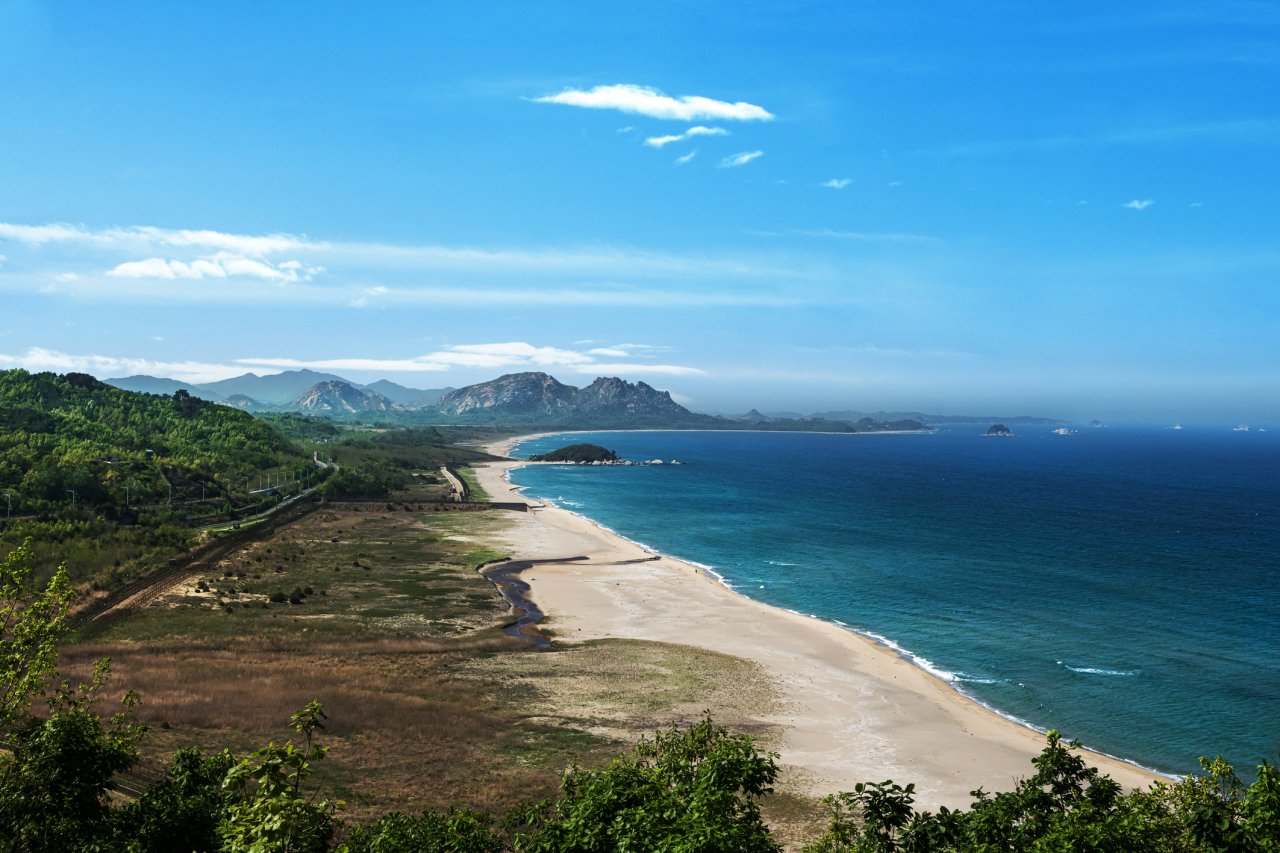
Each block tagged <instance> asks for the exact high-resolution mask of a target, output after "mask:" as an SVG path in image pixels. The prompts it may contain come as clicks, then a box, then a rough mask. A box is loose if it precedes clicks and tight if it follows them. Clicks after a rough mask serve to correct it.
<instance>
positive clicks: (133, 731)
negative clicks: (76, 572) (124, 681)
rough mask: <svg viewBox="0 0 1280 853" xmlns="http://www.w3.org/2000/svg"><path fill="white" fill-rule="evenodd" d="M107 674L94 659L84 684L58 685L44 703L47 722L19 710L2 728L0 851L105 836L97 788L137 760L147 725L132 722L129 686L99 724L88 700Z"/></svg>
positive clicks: (39, 852)
mask: <svg viewBox="0 0 1280 853" xmlns="http://www.w3.org/2000/svg"><path fill="white" fill-rule="evenodd" d="M108 674H109V670H108V661H106V660H103V661H100V662H99V663H98V665H97V666H96V667H95V668H94V678H93V682H92V683H91V684H88V685H83V686H81V687H80V688H78V689H75V690H73V689H72V688H71V687H70V685H68V684H67V683H66V682H63V683H62V685H61V687H60V688H59V689H58V690H57V692H56V694H55V695H54V697H53V698H51V699H50V700H49V702H48V704H49V711H50V713H49V718H48V719H47V720H45V719H40V718H38V717H35V716H31V715H26V716H25V717H24V718H23V719H22V721H21V722H20V724H18V725H17V726H15V727H13V728H11V729H9V730H8V731H7V733H6V734H7V738H8V744H9V748H10V750H11V753H10V754H9V755H8V756H5V757H4V758H3V759H0V850H4V851H11V850H12V851H19V850H20V851H30V853H46V851H47V853H55V851H57V852H58V853H61V851H67V850H81V849H95V848H96V844H94V843H93V842H95V840H98V839H103V838H105V837H107V836H109V835H110V818H111V810H110V807H109V806H108V804H107V801H106V798H105V796H104V794H105V792H106V789H107V786H108V784H109V783H110V781H111V777H112V776H113V775H115V774H116V773H119V772H121V771H123V770H127V769H129V768H130V767H132V766H133V764H134V762H136V761H137V745H138V741H139V740H141V738H142V735H143V734H144V733H145V732H146V728H145V727H144V726H139V725H137V724H136V723H135V722H134V719H133V709H134V706H135V704H136V703H137V699H138V697H137V694H136V693H132V692H130V693H127V694H125V697H124V699H123V700H121V704H122V705H123V706H124V710H123V711H122V712H120V713H118V714H116V715H115V716H114V717H113V718H112V720H111V726H110V728H104V727H103V725H102V720H101V718H100V717H99V716H98V714H97V713H96V712H95V710H94V706H95V705H96V704H98V702H100V701H101V697H99V696H97V695H96V694H97V691H98V689H99V688H101V686H102V685H103V684H104V683H105V682H106V679H107V677H108ZM100 849H106V848H100Z"/></svg>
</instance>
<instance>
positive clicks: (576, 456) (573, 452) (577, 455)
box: [529, 444, 621, 465]
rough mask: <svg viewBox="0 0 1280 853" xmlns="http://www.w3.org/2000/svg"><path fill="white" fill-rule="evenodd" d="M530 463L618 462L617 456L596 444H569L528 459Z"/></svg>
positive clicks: (589, 463)
mask: <svg viewBox="0 0 1280 853" xmlns="http://www.w3.org/2000/svg"><path fill="white" fill-rule="evenodd" d="M529 461H530V462H572V463H575V464H578V465H591V464H593V463H597V462H599V463H610V462H619V461H621V460H619V459H618V454H616V453H614V452H613V451H612V450H605V449H604V448H603V447H601V446H600V445H598V444H571V445H569V446H568V447H562V448H560V449H559V450H553V451H551V452H550V453H540V454H537V455H534V456H530V457H529Z"/></svg>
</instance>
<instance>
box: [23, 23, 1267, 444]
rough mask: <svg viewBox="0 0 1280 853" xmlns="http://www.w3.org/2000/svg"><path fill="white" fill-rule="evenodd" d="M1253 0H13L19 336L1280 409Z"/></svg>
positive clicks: (652, 378)
mask: <svg viewBox="0 0 1280 853" xmlns="http://www.w3.org/2000/svg"><path fill="white" fill-rule="evenodd" d="M1278 41H1280V13H1277V12H1276V10H1275V9H1273V8H1272V7H1269V6H1265V5H1263V6H1258V5H1256V4H1231V3H1228V4H1221V3H1218V4H1214V3H1207V2H1204V3H1184V4H1180V5H1177V6H1176V7H1170V6H1168V4H1159V3H1151V2H1147V3H1138V4H1127V5H1126V6H1124V7H1115V6H1113V5H1106V4H1099V3H1085V4H1076V5H1074V6H1072V7H1071V8H1070V9H1055V8H1042V7H1035V6H1032V7H1025V8H1018V7H1009V6H1007V5H1005V4H989V3H988V4H977V5H973V4H971V5H967V6H965V7H963V8H956V7H953V6H948V5H945V4H935V3H922V4H914V5H911V6H909V7H905V6H902V5H901V4H890V3H867V4H859V5H858V6H856V7H851V6H848V5H847V4H839V3H811V4H800V5H797V4H791V3H787V4H783V3H761V4H753V5H750V6H742V5H739V4H735V5H728V4H703V5H698V6H672V5H669V4H658V3H641V4H635V5H633V6H630V7H628V8H627V9H626V10H625V11H620V10H617V9H607V8H601V7H597V6H589V5H587V4H563V5H560V6H555V7H546V8H540V7H490V6H485V5H481V6H470V7H465V8H464V7H454V8H431V9H425V8H417V7H405V8H378V9H366V8H359V9H357V8H353V7H351V6H349V5H342V6H339V5H337V4H328V3H321V4H306V5H303V4H294V3H283V4H273V5H272V6H271V7H269V8H261V7H256V6H255V7H249V6H238V5H218V6H217V7H201V8H183V7H171V6H163V5H162V6H148V7H135V8H133V9H117V8H107V7H101V6H95V5H93V4H72V5H62V6H52V5H48V4H42V3H39V2H31V3H16V4H6V5H3V6H0V81H3V82H2V85H0V106H2V107H3V109H4V113H5V115H6V120H7V121H6V133H5V134H3V135H0V162H3V163H4V164H5V166H4V167H3V168H0V299H3V307H4V310H3V311H2V312H0V369H3V368H12V367H24V368H26V369H30V370H56V371H59V372H65V371H68V370H78V371H84V372H87V373H91V374H93V375H95V376H98V377H99V378H107V377H117V376H127V375H131V374H150V375H153V376H160V377H171V378H175V379H179V380H182V381H191V382H207V381H213V380H218V379H224V378H227V377H231V376H235V375H239V374H242V373H245V372H256V373H263V372H275V371H280V370H287V369H295V368H300V367H308V368H311V369H314V370H317V371H321V372H329V373H335V374H338V375H341V376H344V377H346V378H348V379H351V380H353V381H356V382H360V383H364V384H367V383H370V382H372V381H375V380H377V379H383V378H385V379H389V380H391V381H393V382H397V383H399V384H403V385H407V386H410V387H415V388H440V387H445V386H454V387H461V386H465V385H468V384H473V383H475V382H480V381H485V380H488V379H492V378H495V377H496V376H498V375H500V374H502V373H510V372H518V371H521V370H545V371H546V372H548V373H551V374H552V375H554V376H556V377H557V378H558V379H560V380H561V381H563V382H567V383H570V384H575V385H585V384H587V383H589V382H590V381H591V380H592V379H594V378H595V377H596V376H600V375H605V376H612V375H617V376H621V377H623V378H626V379H628V380H631V381H636V380H643V381H645V382H648V383H649V384H651V385H653V386H655V387H657V388H661V389H664V390H669V391H671V392H672V394H673V396H674V397H675V399H677V400H678V401H679V402H681V403H682V404H684V405H686V406H688V407H689V408H691V409H693V410H695V411H719V412H745V411H747V410H748V409H751V408H757V409H759V410H761V411H779V410H791V411H797V412H801V413H810V412H819V411H828V410H839V409H857V410H862V411H913V410H914V411H923V412H929V413H936V414H953V413H954V414H988V413H994V414H1009V415H1016V414H1031V415H1036V416H1043V417H1054V418H1062V419H1064V420H1073V421H1078V420H1086V421H1087V420H1089V419H1092V418H1098V419H1100V420H1104V421H1113V422H1143V423H1164V422H1168V423H1173V422H1174V421H1182V422H1183V423H1186V424H1191V423H1235V422H1244V423H1260V424H1268V423H1277V422H1280V348H1278V347H1276V345H1275V339H1276V317H1278V316H1280V310H1278V309H1280V305H1278V304H1277V303H1278V302H1280V288H1277V286H1276V285H1277V277H1278V273H1280V251H1278V250H1277V243H1276V235H1275V227H1274V218H1275V217H1274V199H1275V190H1276V172H1277V168H1276V165H1275V157H1274V151H1275V147H1276V143H1277V141H1280V115H1277V112H1278V111H1280V107H1278V106H1277V104H1280V98H1277V97H1276V93H1275V89H1276V88H1277V75H1276V71H1275V68H1276V60H1275V57H1276V56H1278V55H1280V50H1277V48H1278V47H1280V45H1277V42H1278Z"/></svg>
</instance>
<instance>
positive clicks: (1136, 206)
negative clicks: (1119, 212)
mask: <svg viewBox="0 0 1280 853" xmlns="http://www.w3.org/2000/svg"><path fill="white" fill-rule="evenodd" d="M1153 204H1155V202H1154V201H1152V200H1151V199H1149V198H1147V199H1142V200H1141V201H1139V200H1138V199H1136V198H1135V199H1134V200H1133V201H1130V202H1125V203H1124V204H1122V205H1120V206H1121V207H1127V208H1129V209H1130V210H1146V209H1147V208H1148V207H1150V206H1151V205H1153Z"/></svg>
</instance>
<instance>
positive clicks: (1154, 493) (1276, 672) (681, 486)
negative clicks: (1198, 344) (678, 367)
mask: <svg viewBox="0 0 1280 853" xmlns="http://www.w3.org/2000/svg"><path fill="white" fill-rule="evenodd" d="M1016 429H1017V432H1018V435H1017V436H1016V437H1015V438H987V437H983V436H981V435H980V434H979V432H980V430H977V429H975V428H970V427H953V428H952V429H951V430H950V431H943V432H939V433H937V434H934V435H858V436H849V435H818V434H801V433H728V432H622V433H615V432H609V433H595V434H589V435H573V436H561V437H550V438H544V439H537V440H534V441H529V442H525V443H524V444H522V445H520V446H519V447H518V448H516V449H515V450H514V451H513V455H518V456H525V455H528V454H531V453H538V452H546V451H548V450H552V449H555V448H557V447H561V446H564V445H566V444H571V443H576V442H580V441H590V442H592V443H596V444H601V445H604V446H605V447H608V448H610V449H612V450H615V451H617V453H618V454H619V455H620V456H622V457H624V458H627V459H632V460H637V461H639V460H648V459H658V458H660V459H663V460H665V461H666V462H668V463H669V462H670V461H671V460H673V459H678V460H680V461H681V462H686V463H689V464H686V465H670V464H665V465H661V466H657V465H655V466H650V467H577V466H530V467H528V468H522V469H519V470H518V471H516V472H514V474H513V475H512V482H513V483H515V484H517V485H521V486H526V487H527V488H526V494H528V495H530V496H534V497H539V498H543V499H548V500H551V501H552V502H554V503H557V504H559V505H561V506H564V507H566V508H568V509H571V510H573V511H575V512H578V513H581V514H583V515H585V516H587V517H588V518H591V519H593V520H595V521H597V522H599V523H601V524H603V525H605V526H606V527H609V528H610V529H612V530H615V531H617V532H618V533H620V534H622V535H623V536H626V537H628V538H630V539H633V540H636V541H638V542H640V543H643V544H644V545H646V546H649V547H651V548H653V549H655V550H657V551H658V552H660V553H663V554H668V555H671V556H675V557H680V558H682V559H686V560H690V561H693V562H696V563H700V564H702V565H705V566H708V567H711V568H713V569H714V570H715V571H716V572H718V573H719V574H720V575H721V576H722V577H723V578H724V580H725V582H726V583H727V584H729V585H730V586H732V587H734V588H735V589H737V590H739V591H741V592H743V593H745V594H747V595H750V596H752V597H754V598H757V599H759V600H761V601H764V602H767V603H769V604H774V605H778V606H780V607H786V608H790V609H792V610H796V611H799V612H801V613H805V614H811V615H814V616H816V617H819V618H822V619H827V620H832V621H836V622H839V623H842V624H844V625H847V626H850V627H853V628H856V629H858V630H861V631H865V632H869V633H871V634H874V635H877V636H879V637H882V638H885V639H886V640H888V641H890V642H891V643H892V644H896V645H897V646H899V647H901V648H902V649H903V650H904V652H905V653H908V654H909V655H910V656H912V657H913V659H915V660H916V662H917V663H919V664H920V665H922V666H925V667H926V668H929V669H931V670H932V671H934V672H936V673H939V674H942V675H943V676H944V677H947V678H950V679H953V680H954V683H955V684H956V686H957V687H959V688H960V689H962V690H964V691H965V692H967V693H969V694H971V695H973V696H974V697H976V698H978V699H979V700H981V701H983V702H985V703H986V704H988V705H990V706H992V707H993V708H996V709H997V710H999V711H1001V712H1002V713H1005V714H1007V715H1009V716H1012V717H1014V718H1017V719H1019V720H1022V721H1025V722H1027V723H1029V724H1031V725H1034V726H1036V727H1038V728H1041V729H1045V728H1057V729H1058V730H1059V731H1061V732H1063V733H1064V734H1065V735H1067V736H1070V737H1075V738H1079V739H1080V740H1082V741H1083V742H1084V743H1085V744H1087V745H1088V746H1090V747H1093V748H1095V749H1098V750H1101V751H1103V752H1107V753H1110V754H1112V755H1117V756H1120V757H1123V758H1127V759H1130V760H1132V761H1136V762H1138V763H1140V764H1143V765H1145V766H1147V767H1152V768H1155V769H1158V770H1161V771H1164V772H1172V773H1187V772H1192V771H1196V770H1197V769H1198V765H1197V758H1198V757H1199V756H1201V755H1217V754H1219V753H1220V754H1222V755H1224V756H1225V757H1226V758H1227V759H1228V760H1229V761H1232V762H1233V763H1235V764H1236V765H1237V769H1238V770H1241V771H1245V772H1244V773H1242V775H1249V776H1252V772H1251V771H1252V768H1253V767H1254V766H1256V764H1257V763H1258V762H1259V761H1260V760H1262V759H1264V758H1270V759H1271V760H1275V758H1276V743H1277V742H1278V741H1280V620H1278V618H1277V617H1278V616H1280V577H1278V571H1277V569H1278V563H1280V529H1278V527H1277V523H1276V522H1277V516H1278V515H1280V430H1277V431H1272V432H1263V433H1259V432H1256V431H1254V432H1248V433H1239V432H1232V431H1231V430H1229V429H1224V428H1219V429H1210V428H1201V429H1186V430H1181V431H1174V430H1162V429H1138V428H1132V429H1124V428H1116V427H1109V428H1105V429H1082V430H1081V431H1080V433H1079V434H1078V435H1073V436H1058V435H1052V434H1050V432H1049V428H1048V427H1020V428H1016Z"/></svg>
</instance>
